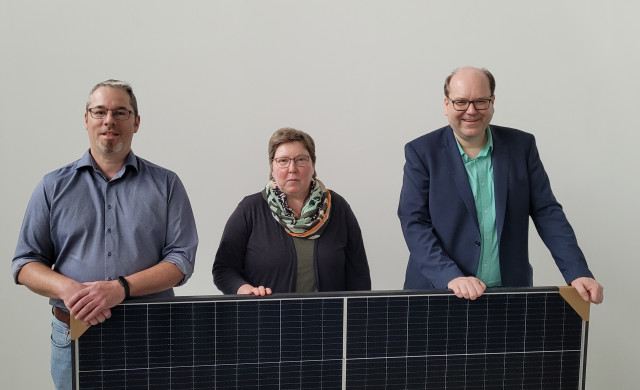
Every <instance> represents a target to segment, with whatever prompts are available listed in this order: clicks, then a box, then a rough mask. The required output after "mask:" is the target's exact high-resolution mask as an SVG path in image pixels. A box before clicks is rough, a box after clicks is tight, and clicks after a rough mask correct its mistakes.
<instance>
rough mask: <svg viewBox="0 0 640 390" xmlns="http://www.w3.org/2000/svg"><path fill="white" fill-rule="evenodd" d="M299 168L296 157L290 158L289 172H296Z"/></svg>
mask: <svg viewBox="0 0 640 390" xmlns="http://www.w3.org/2000/svg"><path fill="white" fill-rule="evenodd" d="M297 170H298V166H297V165H296V162H295V161H294V159H291V160H289V172H296V171H297Z"/></svg>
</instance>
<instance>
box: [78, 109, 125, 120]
mask: <svg viewBox="0 0 640 390" xmlns="http://www.w3.org/2000/svg"><path fill="white" fill-rule="evenodd" d="M87 111H89V114H91V117H92V118H93V119H102V118H104V117H105V116H107V114H108V113H109V111H111V114H112V115H113V117H114V118H115V119H117V120H119V121H124V120H127V119H129V117H130V116H131V114H133V111H131V110H127V109H126V108H115V109H113V110H111V109H109V108H102V107H94V108H88V109H87Z"/></svg>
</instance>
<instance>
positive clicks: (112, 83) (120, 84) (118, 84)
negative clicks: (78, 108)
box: [85, 79, 138, 117]
mask: <svg viewBox="0 0 640 390" xmlns="http://www.w3.org/2000/svg"><path fill="white" fill-rule="evenodd" d="M101 87H110V88H120V89H122V90H124V91H125V92H126V93H127V94H128V95H129V104H131V108H133V115H135V116H136V117H137V116H138V100H137V99H136V95H135V94H134V93H133V88H132V87H131V84H129V83H127V82H126V81H121V80H114V79H109V80H105V81H101V82H99V83H98V84H96V85H94V86H93V88H91V92H89V99H87V104H86V107H85V108H86V109H87V110H88V109H89V104H91V96H92V95H93V93H94V92H95V91H96V90H97V89H98V88H101Z"/></svg>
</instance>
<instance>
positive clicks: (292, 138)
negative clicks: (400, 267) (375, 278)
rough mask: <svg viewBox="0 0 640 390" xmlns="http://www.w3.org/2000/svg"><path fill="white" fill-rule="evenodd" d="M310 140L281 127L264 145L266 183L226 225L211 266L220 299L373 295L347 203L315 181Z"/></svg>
mask: <svg viewBox="0 0 640 390" xmlns="http://www.w3.org/2000/svg"><path fill="white" fill-rule="evenodd" d="M315 163H316V153H315V143H314V142H313V139H312V138H311V137H310V136H309V135H308V134H307V133H305V132H303V131H300V130H296V129H292V128H282V129H279V130H277V131H276V132H275V133H274V134H273V135H272V136H271V139H270V140H269V165H270V167H271V174H270V180H269V182H268V183H267V184H266V185H265V187H264V189H263V190H262V191H261V192H258V193H256V194H253V195H249V196H247V197H245V198H244V199H243V200H242V202H240V204H239V205H238V207H237V208H236V210H235V211H234V212H233V214H232V215H231V217H230V218H229V221H227V224H226V226H225V229H224V232H223V234H222V239H221V240H220V246H219V247H218V251H217V253H216V258H215V261H214V263H213V281H214V283H215V284H216V286H217V287H218V289H219V290H220V291H222V292H223V293H224V294H253V295H268V294H271V293H272V292H275V293H284V292H312V291H353V290H370V289H371V278H370V276H369V265H368V263H367V255H366V253H365V250H364V244H363V241H362V234H361V233H360V227H359V225H358V221H357V220H356V217H355V216H354V215H353V212H352V211H351V207H349V204H348V203H347V202H346V201H345V200H344V198H342V197H341V196H340V195H338V194H337V193H336V192H334V191H331V190H328V189H327V188H326V187H325V186H324V184H323V183H322V182H321V181H320V180H318V179H316V170H315Z"/></svg>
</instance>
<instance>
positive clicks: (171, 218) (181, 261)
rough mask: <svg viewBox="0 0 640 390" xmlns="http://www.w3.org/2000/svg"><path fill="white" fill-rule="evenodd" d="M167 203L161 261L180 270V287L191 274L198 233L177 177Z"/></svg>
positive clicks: (189, 204)
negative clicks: (165, 232) (164, 239)
mask: <svg viewBox="0 0 640 390" xmlns="http://www.w3.org/2000/svg"><path fill="white" fill-rule="evenodd" d="M168 202H169V207H168V209H167V213H168V216H167V236H166V237H167V238H166V240H167V243H166V246H165V247H164V249H163V251H162V261H166V262H169V263H172V264H175V265H176V267H178V269H180V271H181V272H182V273H183V274H184V278H183V279H182V281H181V282H180V283H179V284H178V285H182V284H184V283H186V281H187V280H188V279H189V278H190V277H191V275H192V274H193V270H194V266H195V260H196V249H197V248H198V233H197V231H196V222H195V218H194V216H193V211H192V209H191V203H190V202H189V197H188V196H187V191H186V190H185V188H184V185H183V184H182V182H181V181H180V179H179V178H178V177H177V176H174V180H172V183H171V186H170V191H169V200H168Z"/></svg>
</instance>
